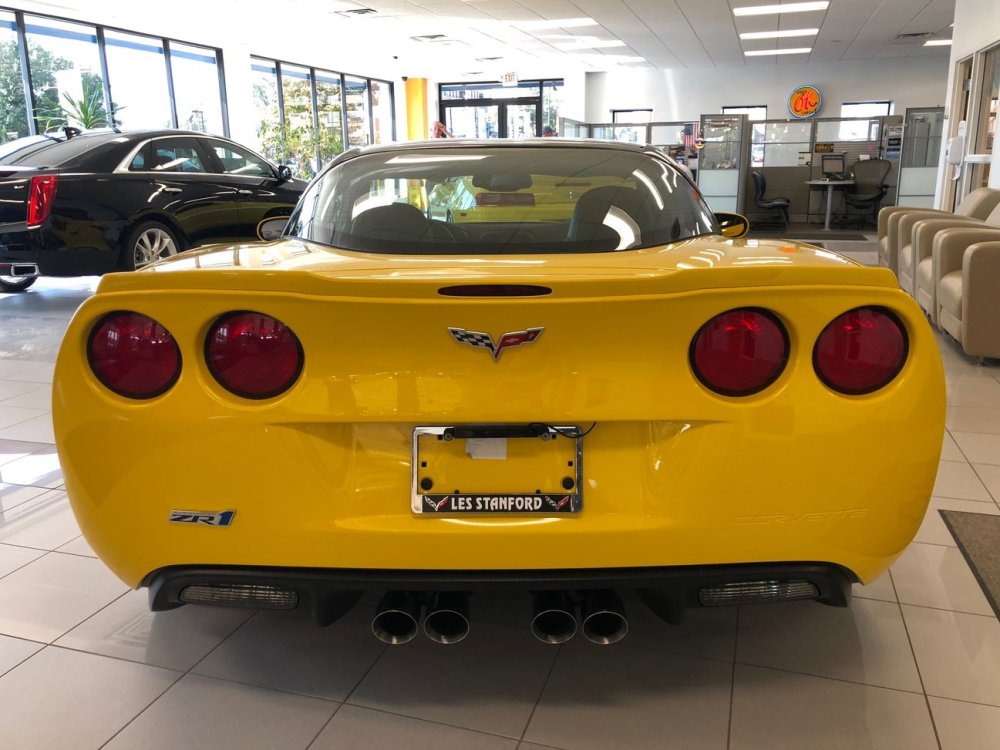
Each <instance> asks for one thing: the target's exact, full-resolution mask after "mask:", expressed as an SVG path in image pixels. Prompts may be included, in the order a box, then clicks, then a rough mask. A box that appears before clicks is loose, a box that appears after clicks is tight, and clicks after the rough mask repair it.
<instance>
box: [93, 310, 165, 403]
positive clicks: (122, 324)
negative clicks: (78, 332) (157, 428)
mask: <svg viewBox="0 0 1000 750" xmlns="http://www.w3.org/2000/svg"><path fill="white" fill-rule="evenodd" d="M87 360H88V362H89V363H90V369H91V370H93V372H94V375H96V376H97V379H98V380H100V381H101V383H103V384H104V386H106V387H107V388H108V389H110V390H112V391H114V392H115V393H117V394H119V395H121V396H127V397H128V398H139V399H145V398H154V397H155V396H159V395H160V394H161V393H165V392H166V391H168V390H169V389H170V387H171V386H172V385H173V384H174V383H176V382H177V378H178V377H179V376H180V374H181V350H180V349H179V348H178V346H177V342H176V341H174V337H173V336H171V335H170V331H168V330H167V329H166V328H164V327H163V326H162V325H160V324H159V323H157V322H156V321H155V320H153V319H152V318H150V317H147V316H145V315H141V314H140V313H136V312H127V311H117V312H113V313H108V314H107V315H105V316H104V317H103V318H101V319H100V320H99V321H98V322H97V325H95V326H94V328H93V329H92V330H91V332H90V339H89V340H88V341H87Z"/></svg>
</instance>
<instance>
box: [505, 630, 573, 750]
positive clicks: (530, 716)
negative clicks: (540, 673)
mask: <svg viewBox="0 0 1000 750" xmlns="http://www.w3.org/2000/svg"><path fill="white" fill-rule="evenodd" d="M563 645H564V644H562V643H560V644H559V647H558V650H557V651H556V655H555V657H553V659H552V663H551V664H550V665H549V671H548V672H547V673H546V674H545V679H544V680H542V686H541V687H540V688H539V689H538V697H536V698H535V703H534V705H533V706H532V707H531V713H530V714H528V720H527V721H525V722H524V729H522V730H521V736H520V737H519V738H518V740H517V744H518V745H520V744H521V743H522V742H527V740H526V739H524V737H525V735H526V734H528V729H529V727H531V720H532V719H534V718H535V711H537V710H538V704H539V703H541V702H542V696H543V695H545V688H546V687H548V684H549V680H551V679H552V673H553V672H555V670H556V664H558V663H559V657H560V656H562V652H563Z"/></svg>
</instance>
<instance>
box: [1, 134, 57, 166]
mask: <svg viewBox="0 0 1000 750" xmlns="http://www.w3.org/2000/svg"><path fill="white" fill-rule="evenodd" d="M58 142H59V141H58V140H57V139H55V138H48V137H47V136H44V135H30V136H27V137H25V138H18V139H17V140H13V141H8V142H7V143H3V144H0V164H13V163H14V162H15V161H16V160H17V159H23V158H24V157H26V156H27V155H28V154H32V153H34V152H35V151H40V150H41V149H43V148H48V147H49V146H51V145H52V144H54V143H58Z"/></svg>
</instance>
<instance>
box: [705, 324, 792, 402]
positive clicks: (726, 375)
mask: <svg viewBox="0 0 1000 750" xmlns="http://www.w3.org/2000/svg"><path fill="white" fill-rule="evenodd" d="M690 358H691V369H693V370H694V374H695V375H696V376H697V377H698V380H700V381H701V382H702V383H703V384H704V385H705V386H706V387H708V388H710V389H712V390H713V391H715V392H716V393H721V394H723V395H724V396H749V395H750V394H752V393H758V392H759V391H762V390H764V389H765V388H767V387H768V386H769V385H771V383H773V382H774V381H775V380H777V379H778V376H779V375H781V371H782V370H784V369H785V363H786V362H787V361H788V333H787V332H786V331H785V327H784V326H783V325H781V321H779V320H778V318H777V317H775V315H774V314H773V313H770V312H768V311H767V310H760V309H758V308H754V307H744V308H739V309H737V310H729V311H727V312H724V313H721V314H719V315H716V316H715V317H714V318H712V319H711V320H710V321H708V322H707V323H706V324H705V325H703V326H702V327H701V328H700V329H699V330H698V333H697V334H695V337H694V339H693V340H692V341H691V351H690Z"/></svg>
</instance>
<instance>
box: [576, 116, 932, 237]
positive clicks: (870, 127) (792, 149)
mask: <svg viewBox="0 0 1000 750" xmlns="http://www.w3.org/2000/svg"><path fill="white" fill-rule="evenodd" d="M938 111H939V108H923V109H920V110H908V115H907V116H908V118H910V119H909V122H910V123H911V124H910V125H908V126H907V127H909V128H910V133H909V136H906V137H904V128H903V118H902V117H901V116H899V115H889V116H885V117H860V118H816V119H811V120H765V121H758V122H749V121H748V120H747V118H746V116H745V115H702V116H701V118H700V121H699V122H697V123H695V122H683V121H681V122H649V123H587V122H581V121H579V120H572V119H569V118H561V119H560V134H561V135H564V136H568V137H577V138H603V139H607V140H616V141H627V142H631V143H649V144H654V145H656V146H659V147H661V148H663V149H664V150H665V151H667V153H669V154H670V155H671V156H673V157H674V158H675V159H676V160H677V161H678V162H681V163H685V164H687V166H688V167H689V168H690V169H691V171H692V172H693V173H694V175H695V178H696V180H697V183H698V186H699V188H700V189H701V191H702V194H703V195H704V196H705V198H706V200H707V201H708V204H709V206H710V207H711V208H712V209H713V210H715V211H738V212H740V213H744V214H746V215H747V216H748V217H749V218H750V219H751V221H758V222H761V221H772V222H773V221H774V220H775V218H776V217H775V215H774V212H773V211H769V210H765V209H760V208H757V205H756V195H755V191H754V182H753V180H752V179H751V173H752V172H755V171H760V172H762V173H763V174H764V177H765V179H766V182H767V197H769V198H770V197H783V198H788V199H789V201H790V206H789V214H790V217H791V220H792V221H797V222H811V223H817V224H822V223H823V222H824V220H825V215H826V207H827V195H828V188H827V187H826V186H825V185H809V184H808V183H809V182H811V181H816V180H821V179H822V178H823V169H822V158H823V155H824V154H831V153H832V154H843V155H844V159H845V171H846V172H847V173H848V175H849V174H850V172H851V170H852V168H853V166H854V164H855V163H857V162H858V161H859V160H861V159H880V158H884V159H888V160H889V161H890V163H891V169H890V172H889V175H888V177H887V178H886V182H887V184H888V185H889V190H888V192H887V194H886V196H885V198H884V199H883V200H882V205H883V206H889V205H893V204H895V203H896V192H897V185H899V186H901V188H902V189H903V191H904V192H903V193H902V195H903V196H904V197H905V198H906V200H907V201H909V202H910V204H912V205H924V202H925V201H927V200H928V198H929V199H931V200H932V199H933V190H931V191H930V193H927V192H921V191H926V189H927V187H926V186H927V185H929V184H930V183H931V182H932V177H929V175H930V172H929V171H919V170H929V169H933V170H935V172H936V165H937V154H938V150H939V149H940V132H941V129H940V124H939V122H940V120H941V119H943V115H941V116H940V117H939V114H938ZM911 113H912V117H911ZM922 123H927V124H929V125H930V127H928V128H926V132H925V129H922V128H920V127H919V125H920V124H922ZM901 158H902V160H903V162H902V163H903V167H904V171H903V172H901V171H900V164H901V161H900V160H901ZM911 170H917V171H911ZM831 197H832V200H831V207H832V213H833V217H834V223H836V222H838V221H842V220H844V219H845V218H850V219H852V220H853V219H857V218H860V217H859V216H858V215H857V213H856V212H855V213H852V214H850V216H848V212H847V209H846V207H845V204H844V201H843V198H842V195H841V193H840V190H839V189H836V190H834V191H833V192H832V193H831ZM914 201H921V202H914Z"/></svg>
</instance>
